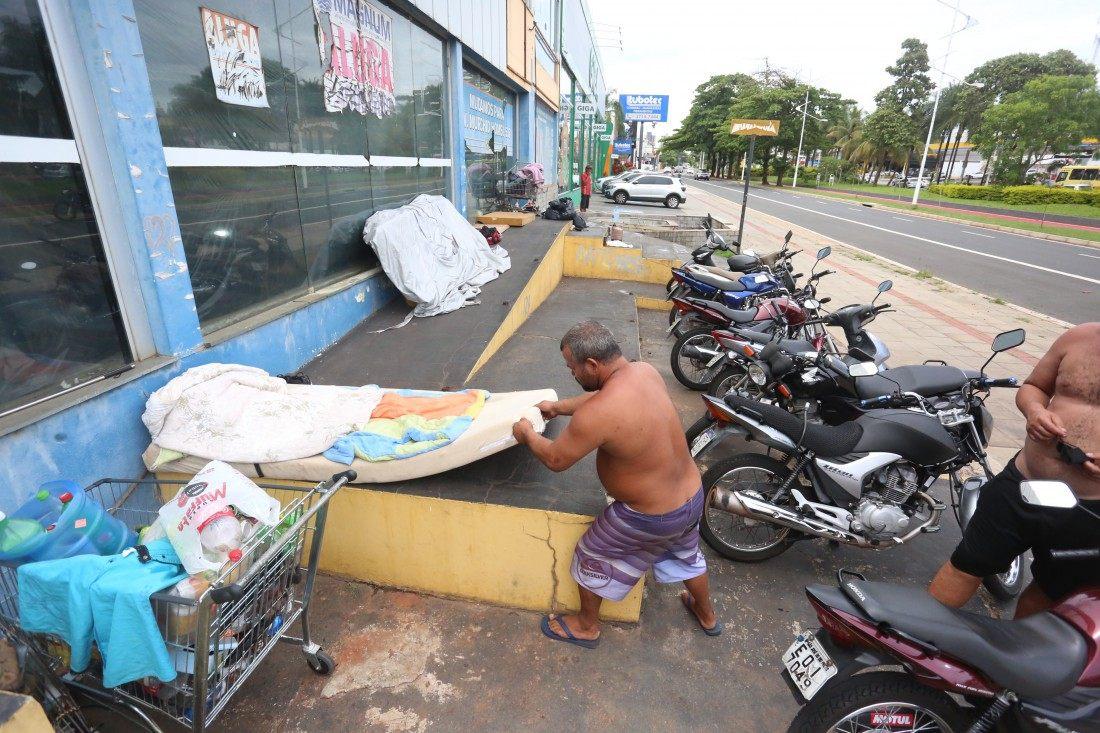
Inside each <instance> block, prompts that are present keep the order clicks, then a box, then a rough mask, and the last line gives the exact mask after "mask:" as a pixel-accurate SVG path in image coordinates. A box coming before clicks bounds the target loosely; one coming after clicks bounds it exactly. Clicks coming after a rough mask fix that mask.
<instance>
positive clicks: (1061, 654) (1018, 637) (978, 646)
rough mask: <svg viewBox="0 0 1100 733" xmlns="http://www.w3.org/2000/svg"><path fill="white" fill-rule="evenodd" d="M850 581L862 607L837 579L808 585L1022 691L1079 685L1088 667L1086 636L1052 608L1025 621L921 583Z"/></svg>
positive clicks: (1039, 694) (1038, 694) (1033, 693)
mask: <svg viewBox="0 0 1100 733" xmlns="http://www.w3.org/2000/svg"><path fill="white" fill-rule="evenodd" d="M845 582H846V583H847V584H849V585H850V586H854V587H855V588H856V589H857V590H858V592H859V593H860V594H862V595H863V600H862V605H863V608H859V607H858V606H857V605H856V604H854V603H853V602H852V601H851V599H850V598H848V596H847V595H846V594H845V592H844V591H843V590H841V589H840V588H838V587H836V586H826V585H812V586H809V587H808V588H806V593H807V594H808V595H810V596H812V597H813V598H816V599H817V600H818V601H819V602H821V603H823V604H825V605H827V606H830V607H831V608H836V609H838V610H840V611H843V612H845V613H849V614H853V615H856V616H860V617H863V618H868V617H869V618H870V619H871V620H872V621H874V622H876V623H877V624H886V625H888V626H889V627H891V628H893V629H896V630H897V631H900V632H902V633H903V634H907V635H909V636H911V637H913V638H915V639H919V640H920V641H922V642H924V643H926V644H929V645H931V646H933V647H935V648H936V649H939V650H940V651H941V652H943V653H944V654H946V655H948V656H950V657H954V658H955V659H957V660H958V661H960V662H963V663H964V664H966V665H968V666H971V667H974V668H976V669H978V670H979V671H981V672H982V673H983V674H984V675H985V676H986V677H988V678H989V679H990V680H991V681H993V682H994V683H996V684H998V685H1000V686H1002V687H1005V688H1007V689H1009V690H1012V691H1013V692H1015V693H1016V694H1017V695H1019V696H1021V697H1024V698H1031V699H1036V700H1043V699H1047V698H1052V697H1057V696H1058V695H1061V694H1063V693H1065V692H1068V691H1069V690H1071V689H1073V687H1074V686H1076V684H1077V681H1078V679H1080V677H1081V673H1082V672H1083V671H1084V669H1085V664H1086V661H1087V657H1088V646H1087V643H1086V641H1085V638H1084V637H1083V636H1082V635H1081V634H1080V633H1078V632H1077V631H1076V630H1075V629H1074V628H1073V627H1072V626H1070V625H1069V624H1068V623H1066V622H1065V621H1063V620H1062V619H1060V618H1058V617H1057V616H1055V615H1054V614H1053V613H1049V612H1046V613H1039V614H1035V615H1034V616H1028V617H1027V618H1025V619H1020V620H1018V621H1013V620H1003V619H994V618H989V617H988V616H982V615H979V614H976V613H971V612H969V611H960V610H957V609H954V608H949V607H947V606H945V605H943V604H942V603H940V602H939V601H937V600H936V599H935V598H933V597H932V596H930V595H928V593H926V592H925V591H924V590H923V589H920V588H908V587H905V586H900V585H893V584H891V583H875V582H869V581H861V580H848V581H845Z"/></svg>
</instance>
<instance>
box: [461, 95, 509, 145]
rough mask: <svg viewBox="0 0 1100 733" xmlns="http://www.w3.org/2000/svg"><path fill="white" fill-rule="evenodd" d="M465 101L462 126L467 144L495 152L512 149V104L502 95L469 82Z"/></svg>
mask: <svg viewBox="0 0 1100 733" xmlns="http://www.w3.org/2000/svg"><path fill="white" fill-rule="evenodd" d="M465 90H466V105H465V112H464V114H463V127H464V128H465V130H466V144H467V145H468V146H470V148H471V150H473V151H474V152H477V153H495V152H497V151H498V150H501V149H507V150H509V151H511V150H512V137H513V134H514V133H513V130H514V126H513V112H512V105H511V103H510V102H507V101H505V100H503V99H499V98H497V97H494V96H493V95H492V94H487V93H486V92H483V91H481V90H480V89H478V88H477V87H475V86H473V85H471V84H466V85H465Z"/></svg>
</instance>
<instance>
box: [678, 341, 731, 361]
mask: <svg viewBox="0 0 1100 733" xmlns="http://www.w3.org/2000/svg"><path fill="white" fill-rule="evenodd" d="M680 354H682V355H683V356H685V357H687V358H688V359H698V360H699V361H710V360H711V359H713V358H714V357H716V356H720V355H721V354H722V352H721V351H719V350H718V349H707V348H704V347H702V346H696V345H695V344H686V345H685V346H684V348H682V349H680Z"/></svg>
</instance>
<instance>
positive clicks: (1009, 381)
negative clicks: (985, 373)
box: [980, 377, 1020, 387]
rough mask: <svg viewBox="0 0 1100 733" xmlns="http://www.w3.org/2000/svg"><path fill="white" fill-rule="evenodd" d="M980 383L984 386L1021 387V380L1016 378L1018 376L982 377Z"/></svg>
mask: <svg viewBox="0 0 1100 733" xmlns="http://www.w3.org/2000/svg"><path fill="white" fill-rule="evenodd" d="M980 384H981V386H983V387H1019V386H1020V380H1018V379H1016V377H1005V378H1003V379H990V378H989V377H982V378H981V382H980Z"/></svg>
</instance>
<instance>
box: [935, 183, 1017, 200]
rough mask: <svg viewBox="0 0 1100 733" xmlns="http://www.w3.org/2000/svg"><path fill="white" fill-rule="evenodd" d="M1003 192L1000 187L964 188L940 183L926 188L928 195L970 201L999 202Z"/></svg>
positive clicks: (953, 184)
mask: <svg viewBox="0 0 1100 733" xmlns="http://www.w3.org/2000/svg"><path fill="white" fill-rule="evenodd" d="M1003 190H1004V189H1002V188H1001V187H1000V186H964V185H962V184H961V183H941V184H936V185H933V186H929V187H928V193H934V194H937V195H939V196H946V197H948V198H952V199H968V200H970V201H1000V200H1001V196H1002V191H1003Z"/></svg>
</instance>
